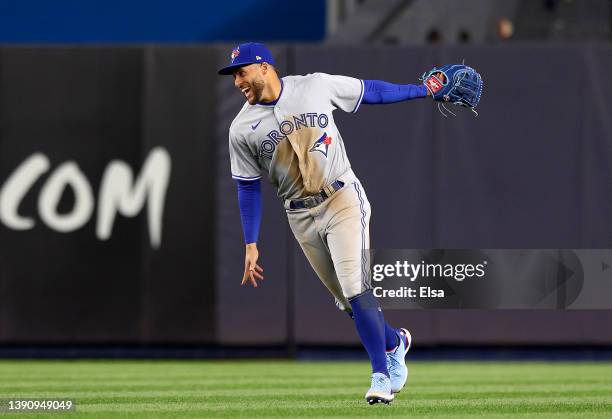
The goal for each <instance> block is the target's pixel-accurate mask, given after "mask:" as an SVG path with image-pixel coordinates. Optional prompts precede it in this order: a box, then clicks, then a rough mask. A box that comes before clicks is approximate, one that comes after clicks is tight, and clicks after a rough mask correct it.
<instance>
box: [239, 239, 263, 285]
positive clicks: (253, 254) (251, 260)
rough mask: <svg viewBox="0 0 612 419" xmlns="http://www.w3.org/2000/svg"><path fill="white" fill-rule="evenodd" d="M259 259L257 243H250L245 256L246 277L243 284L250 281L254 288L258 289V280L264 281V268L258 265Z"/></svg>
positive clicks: (244, 276) (243, 278)
mask: <svg viewBox="0 0 612 419" xmlns="http://www.w3.org/2000/svg"><path fill="white" fill-rule="evenodd" d="M257 259H259V251H258V250H257V243H249V244H247V245H246V254H245V256H244V275H243V277H242V283H241V284H240V285H244V284H246V283H247V281H249V282H250V283H251V285H253V287H255V288H257V281H256V280H257V279H259V280H263V279H264V277H263V275H262V274H261V273H262V272H263V268H262V267H261V266H259V265H258V264H257Z"/></svg>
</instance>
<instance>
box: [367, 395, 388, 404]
mask: <svg viewBox="0 0 612 419" xmlns="http://www.w3.org/2000/svg"><path fill="white" fill-rule="evenodd" d="M365 399H366V401H367V402H368V403H370V404H376V403H384V404H389V403H391V402H392V401H393V399H394V396H393V393H391V394H384V393H369V394H366V397H365Z"/></svg>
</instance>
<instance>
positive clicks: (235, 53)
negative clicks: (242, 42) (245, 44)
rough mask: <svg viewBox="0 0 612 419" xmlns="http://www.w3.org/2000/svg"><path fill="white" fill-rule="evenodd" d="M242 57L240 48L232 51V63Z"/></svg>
mask: <svg viewBox="0 0 612 419" xmlns="http://www.w3.org/2000/svg"><path fill="white" fill-rule="evenodd" d="M239 55H240V48H236V49H234V50H232V55H231V57H232V63H233V62H234V60H235V59H236V57H237V56H239Z"/></svg>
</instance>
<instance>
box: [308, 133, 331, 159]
mask: <svg viewBox="0 0 612 419" xmlns="http://www.w3.org/2000/svg"><path fill="white" fill-rule="evenodd" d="M331 142H332V137H328V136H327V132H324V133H323V135H321V137H320V138H319V139H318V140H317V141H315V143H314V145H313V146H312V148H311V149H310V150H308V151H310V152H312V151H320V152H321V153H323V155H324V156H325V157H327V149H328V148H329V145H330V144H331Z"/></svg>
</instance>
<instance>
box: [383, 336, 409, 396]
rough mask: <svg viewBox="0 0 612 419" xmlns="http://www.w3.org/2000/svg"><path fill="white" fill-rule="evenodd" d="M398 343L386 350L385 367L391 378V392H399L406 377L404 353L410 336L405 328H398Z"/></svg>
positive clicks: (406, 368)
mask: <svg viewBox="0 0 612 419" xmlns="http://www.w3.org/2000/svg"><path fill="white" fill-rule="evenodd" d="M398 335H399V338H400V343H399V345H397V348H395V349H394V350H393V351H391V352H387V368H388V369H389V377H390V378H391V392H392V393H399V392H400V391H401V390H402V388H404V384H406V380H407V379H408V367H407V366H406V360H405V357H406V353H407V352H408V350H409V349H410V345H411V344H412V336H411V335H410V332H409V331H408V330H406V329H399V333H398Z"/></svg>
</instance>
